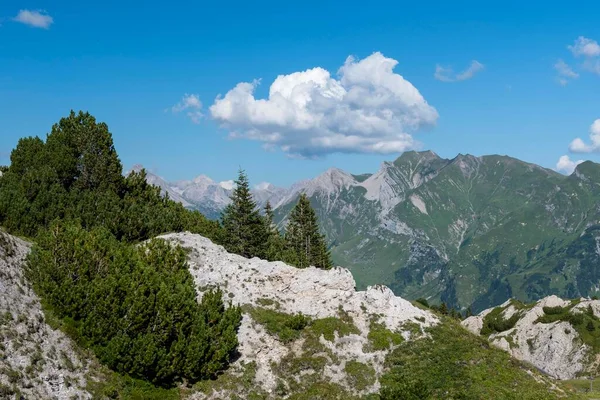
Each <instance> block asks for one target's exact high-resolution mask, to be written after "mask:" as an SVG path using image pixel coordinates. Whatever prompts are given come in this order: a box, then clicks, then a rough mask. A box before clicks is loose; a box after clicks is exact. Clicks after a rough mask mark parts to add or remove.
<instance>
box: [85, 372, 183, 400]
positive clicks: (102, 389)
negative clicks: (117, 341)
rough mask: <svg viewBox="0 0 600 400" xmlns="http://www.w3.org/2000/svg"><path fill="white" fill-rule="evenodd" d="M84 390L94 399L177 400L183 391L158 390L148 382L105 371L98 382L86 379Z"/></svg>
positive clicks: (177, 389)
mask: <svg viewBox="0 0 600 400" xmlns="http://www.w3.org/2000/svg"><path fill="white" fill-rule="evenodd" d="M86 389H87V390H88V391H89V392H90V394H91V395H92V397H93V398H94V399H119V400H179V399H181V398H183V391H182V390H181V389H179V388H173V389H164V388H158V387H156V386H154V385H152V384H151V383H149V382H146V381H143V380H139V379H133V378H130V377H127V376H123V375H120V374H117V373H116V372H112V371H109V370H106V371H105V373H104V374H103V376H102V379H101V380H100V381H95V380H93V379H88V386H87V388H86Z"/></svg>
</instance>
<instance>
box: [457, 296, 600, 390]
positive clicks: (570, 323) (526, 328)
mask: <svg viewBox="0 0 600 400" xmlns="http://www.w3.org/2000/svg"><path fill="white" fill-rule="evenodd" d="M584 317H585V319H584ZM598 317H600V300H591V299H589V298H581V299H576V300H571V301H569V300H563V299H561V298H559V297H557V296H548V297H545V298H543V299H541V300H539V301H537V302H536V303H533V304H527V305H526V304H523V303H521V302H519V301H515V300H512V299H511V300H508V301H506V302H505V303H503V304H502V305H500V306H498V307H495V308H490V309H487V310H484V311H482V312H481V313H479V314H478V315H475V316H472V317H469V318H467V319H465V320H464V321H463V322H462V324H463V326H465V327H466V328H467V329H469V330H470V331H471V332H473V333H475V334H477V335H483V336H488V337H489V340H490V342H491V343H493V344H494V345H496V346H498V347H500V348H501V349H503V350H505V351H507V352H508V353H510V354H511V355H512V356H513V357H515V358H517V359H519V360H522V361H527V362H529V363H531V364H533V365H534V366H535V367H537V368H538V369H539V370H541V371H543V372H544V373H546V374H548V375H550V376H552V377H555V378H557V379H574V378H576V377H578V376H583V377H586V376H588V375H590V374H591V375H596V369H597V368H598V365H599V362H600V358H599V354H598V347H597V346H598V341H597V339H598V336H599V335H598V334H596V329H598V328H600V325H598V322H599V318H598Z"/></svg>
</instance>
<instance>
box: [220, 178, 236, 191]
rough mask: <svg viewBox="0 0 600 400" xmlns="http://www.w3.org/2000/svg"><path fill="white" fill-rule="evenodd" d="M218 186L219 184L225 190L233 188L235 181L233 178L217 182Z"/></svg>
mask: <svg viewBox="0 0 600 400" xmlns="http://www.w3.org/2000/svg"><path fill="white" fill-rule="evenodd" d="M219 186H221V187H222V188H223V189H225V190H233V187H234V186H235V182H234V181H233V180H228V181H223V182H219Z"/></svg>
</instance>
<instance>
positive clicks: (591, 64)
mask: <svg viewBox="0 0 600 400" xmlns="http://www.w3.org/2000/svg"><path fill="white" fill-rule="evenodd" d="M583 69H585V70H586V71H589V72H593V73H594V74H598V75H600V61H599V60H591V59H588V60H585V61H584V62H583Z"/></svg>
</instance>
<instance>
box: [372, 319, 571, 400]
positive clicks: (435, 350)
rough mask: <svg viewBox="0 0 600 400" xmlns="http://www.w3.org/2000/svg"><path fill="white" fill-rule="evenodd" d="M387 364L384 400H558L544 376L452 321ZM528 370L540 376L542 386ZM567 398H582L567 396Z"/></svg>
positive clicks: (399, 350) (412, 343) (400, 350)
mask: <svg viewBox="0 0 600 400" xmlns="http://www.w3.org/2000/svg"><path fill="white" fill-rule="evenodd" d="M386 364H387V366H388V367H389V368H390V370H389V372H388V373H386V374H385V375H384V376H383V377H382V378H381V382H382V386H383V390H382V393H381V397H382V399H383V400H386V399H414V400H416V399H422V400H433V399H505V400H543V399H557V398H560V393H557V392H555V391H553V390H552V389H551V386H550V382H553V383H556V382H555V381H551V380H550V379H548V378H545V377H542V376H541V375H539V374H538V373H537V372H535V370H534V369H533V368H532V367H529V366H527V365H526V364H524V363H521V362H519V361H517V360H515V359H513V358H511V357H510V356H509V355H508V354H507V353H506V352H504V351H502V350H500V349H497V348H495V347H494V346H492V345H490V343H489V342H488V341H487V339H486V338H484V337H481V336H476V335H473V334H471V333H469V332H468V331H467V330H466V329H464V328H463V327H462V326H460V324H459V323H458V322H456V321H454V320H452V319H450V318H444V320H443V323H442V324H439V325H437V326H434V327H431V328H427V329H426V335H425V336H424V337H422V338H420V339H418V340H412V341H406V342H403V343H402V344H400V345H399V346H398V347H397V348H396V349H395V350H394V351H393V352H392V353H391V354H390V355H389V356H388V359H387V361H386ZM527 370H530V371H532V373H533V374H536V375H538V377H539V379H540V380H541V382H538V381H537V380H536V379H534V378H533V377H532V376H530V375H529V374H528V373H527V372H526V371H527ZM556 384H557V385H560V383H556ZM563 398H566V399H577V398H581V397H580V396H579V395H578V394H576V393H574V392H572V391H568V392H566V394H565V397H563Z"/></svg>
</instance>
